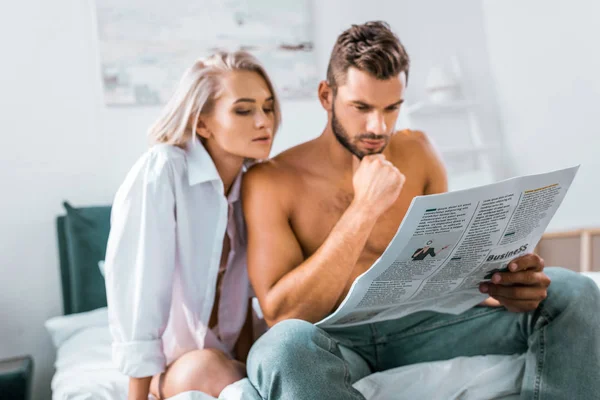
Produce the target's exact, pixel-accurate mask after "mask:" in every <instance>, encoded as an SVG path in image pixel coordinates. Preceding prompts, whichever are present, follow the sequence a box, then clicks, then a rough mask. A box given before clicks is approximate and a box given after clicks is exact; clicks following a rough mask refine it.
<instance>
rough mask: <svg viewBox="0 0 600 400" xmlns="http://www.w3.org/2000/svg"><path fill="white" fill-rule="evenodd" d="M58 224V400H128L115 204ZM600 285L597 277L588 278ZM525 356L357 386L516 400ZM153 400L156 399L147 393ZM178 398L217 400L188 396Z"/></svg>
mask: <svg viewBox="0 0 600 400" xmlns="http://www.w3.org/2000/svg"><path fill="white" fill-rule="evenodd" d="M64 206H65V210H66V214H65V215H63V216H59V217H58V218H57V221H56V228H57V237H58V247H59V257H60V270H61V282H62V294H63V306H64V314H65V315H62V316H57V317H54V318H51V319H50V320H48V321H47V322H46V328H47V330H48V332H49V333H50V336H51V338H52V342H53V343H54V345H55V347H56V352H57V353H56V362H55V374H54V376H53V378H52V398H53V400H88V399H94V400H96V399H98V400H108V399H126V398H127V381H128V378H127V377H126V376H124V375H122V374H121V373H119V371H117V370H116V368H115V367H114V366H113V364H112V360H111V344H110V342H111V339H110V334H109V330H108V316H107V310H106V292H105V288H104V278H103V275H102V272H101V269H100V267H99V264H100V265H101V261H102V260H103V259H104V253H105V251H106V240H107V238H108V232H109V229H110V207H108V206H104V207H82V208H75V207H72V206H71V205H69V204H68V203H64ZM589 275H590V276H592V277H593V278H594V279H595V280H596V282H598V284H599V285H600V273H590V274H589ZM523 369H524V358H523V356H522V355H518V354H516V355H513V356H481V357H460V358H456V359H452V360H447V361H440V362H432V363H422V364H416V365H411V366H406V367H401V368H396V369H393V370H390V371H385V372H380V373H375V374H372V375H370V376H367V377H365V378H363V379H362V380H360V381H358V382H356V383H355V387H356V388H357V389H358V390H359V391H361V393H363V395H365V397H366V398H367V399H370V400H388V399H398V398H409V399H415V398H427V399H462V400H468V399H478V400H481V399H505V400H508V399H517V398H518V397H519V391H520V386H521V379H522V373H523ZM150 397H151V396H150ZM222 397H225V398H226V399H229V400H241V399H244V398H245V397H244V393H242V392H241V391H240V390H238V387H237V385H236V384H234V385H231V386H230V387H228V388H226V391H225V392H224V394H223V396H222ZM172 399H175V400H206V399H212V397H210V396H207V395H204V394H202V393H200V392H188V393H184V394H181V395H178V396H175V397H173V398H172Z"/></svg>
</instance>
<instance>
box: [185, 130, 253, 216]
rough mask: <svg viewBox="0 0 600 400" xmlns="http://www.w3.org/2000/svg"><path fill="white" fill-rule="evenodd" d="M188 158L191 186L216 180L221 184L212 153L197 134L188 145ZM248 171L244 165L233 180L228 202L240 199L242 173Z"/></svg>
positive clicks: (231, 202)
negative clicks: (209, 152)
mask: <svg viewBox="0 0 600 400" xmlns="http://www.w3.org/2000/svg"><path fill="white" fill-rule="evenodd" d="M186 152H187V160H188V183H189V184H190V186H194V185H196V184H198V183H204V182H214V181H217V182H218V183H219V184H220V185H221V186H222V185H223V184H222V182H223V181H222V180H221V176H220V175H219V171H217V167H216V166H215V163H214V162H213V160H212V158H211V157H210V154H208V151H206V149H205V148H204V145H203V144H202V142H201V141H200V139H198V137H197V136H195V137H194V138H193V139H190V140H189V141H188V143H187V145H186ZM245 171H246V166H245V165H244V166H242V169H241V171H240V173H239V174H238V175H237V176H236V178H235V179H234V181H233V185H232V186H231V189H230V190H229V195H228V196H227V202H228V203H229V204H233V203H235V202H237V201H238V200H239V199H240V192H241V186H242V175H243V174H244V172H245Z"/></svg>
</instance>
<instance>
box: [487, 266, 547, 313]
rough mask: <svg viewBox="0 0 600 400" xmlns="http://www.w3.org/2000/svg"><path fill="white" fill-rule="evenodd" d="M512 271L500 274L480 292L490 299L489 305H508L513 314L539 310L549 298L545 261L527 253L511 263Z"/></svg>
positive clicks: (496, 274)
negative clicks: (541, 304)
mask: <svg viewBox="0 0 600 400" xmlns="http://www.w3.org/2000/svg"><path fill="white" fill-rule="evenodd" d="M508 269H509V271H508V272H496V273H494V275H493V276H492V279H491V282H485V283H481V284H480V285H479V290H480V291H481V293H487V294H489V295H490V298H489V299H487V300H486V301H484V302H483V303H482V305H486V306H492V307H493V306H504V307H506V309H507V310H509V311H512V312H527V311H533V310H535V309H536V308H537V307H538V306H539V305H540V303H541V302H542V300H544V299H545V298H546V296H547V293H548V292H547V290H548V286H549V285H550V278H549V277H548V276H547V275H546V274H545V273H544V272H543V270H544V260H542V259H541V258H540V257H539V256H538V255H536V254H526V255H524V256H522V257H519V258H516V259H514V260H513V261H511V262H510V263H509V264H508Z"/></svg>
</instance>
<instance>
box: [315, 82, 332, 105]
mask: <svg viewBox="0 0 600 400" xmlns="http://www.w3.org/2000/svg"><path fill="white" fill-rule="evenodd" d="M318 93H319V101H320V102H321V105H322V106H323V108H324V109H325V110H327V111H331V110H332V109H333V88H332V87H331V86H330V85H329V83H328V82H327V81H321V82H320V83H319V91H318Z"/></svg>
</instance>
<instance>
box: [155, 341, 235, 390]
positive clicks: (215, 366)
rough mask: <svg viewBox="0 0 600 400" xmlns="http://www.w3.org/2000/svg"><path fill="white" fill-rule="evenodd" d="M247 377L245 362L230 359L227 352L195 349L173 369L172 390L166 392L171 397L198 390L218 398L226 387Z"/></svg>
mask: <svg viewBox="0 0 600 400" xmlns="http://www.w3.org/2000/svg"><path fill="white" fill-rule="evenodd" d="M244 377H245V370H244V367H243V364H242V363H240V362H238V361H235V360H231V359H229V358H228V357H227V356H226V355H225V354H224V353H223V352H221V351H219V350H214V349H203V350H195V351H191V352H189V353H186V354H184V355H183V356H181V357H180V358H179V359H178V360H177V361H176V362H175V363H173V365H172V366H171V367H170V368H169V370H168V372H167V376H166V379H165V386H167V385H168V388H166V389H168V390H164V392H165V396H168V397H170V396H174V395H176V394H178V393H183V392H189V391H192V390H197V391H201V392H203V393H206V394H209V395H211V396H213V397H218V396H219V393H221V391H222V390H223V389H224V388H225V387H226V386H228V385H230V384H232V383H234V382H236V381H238V380H240V379H243V378H244ZM167 392H168V393H167Z"/></svg>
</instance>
